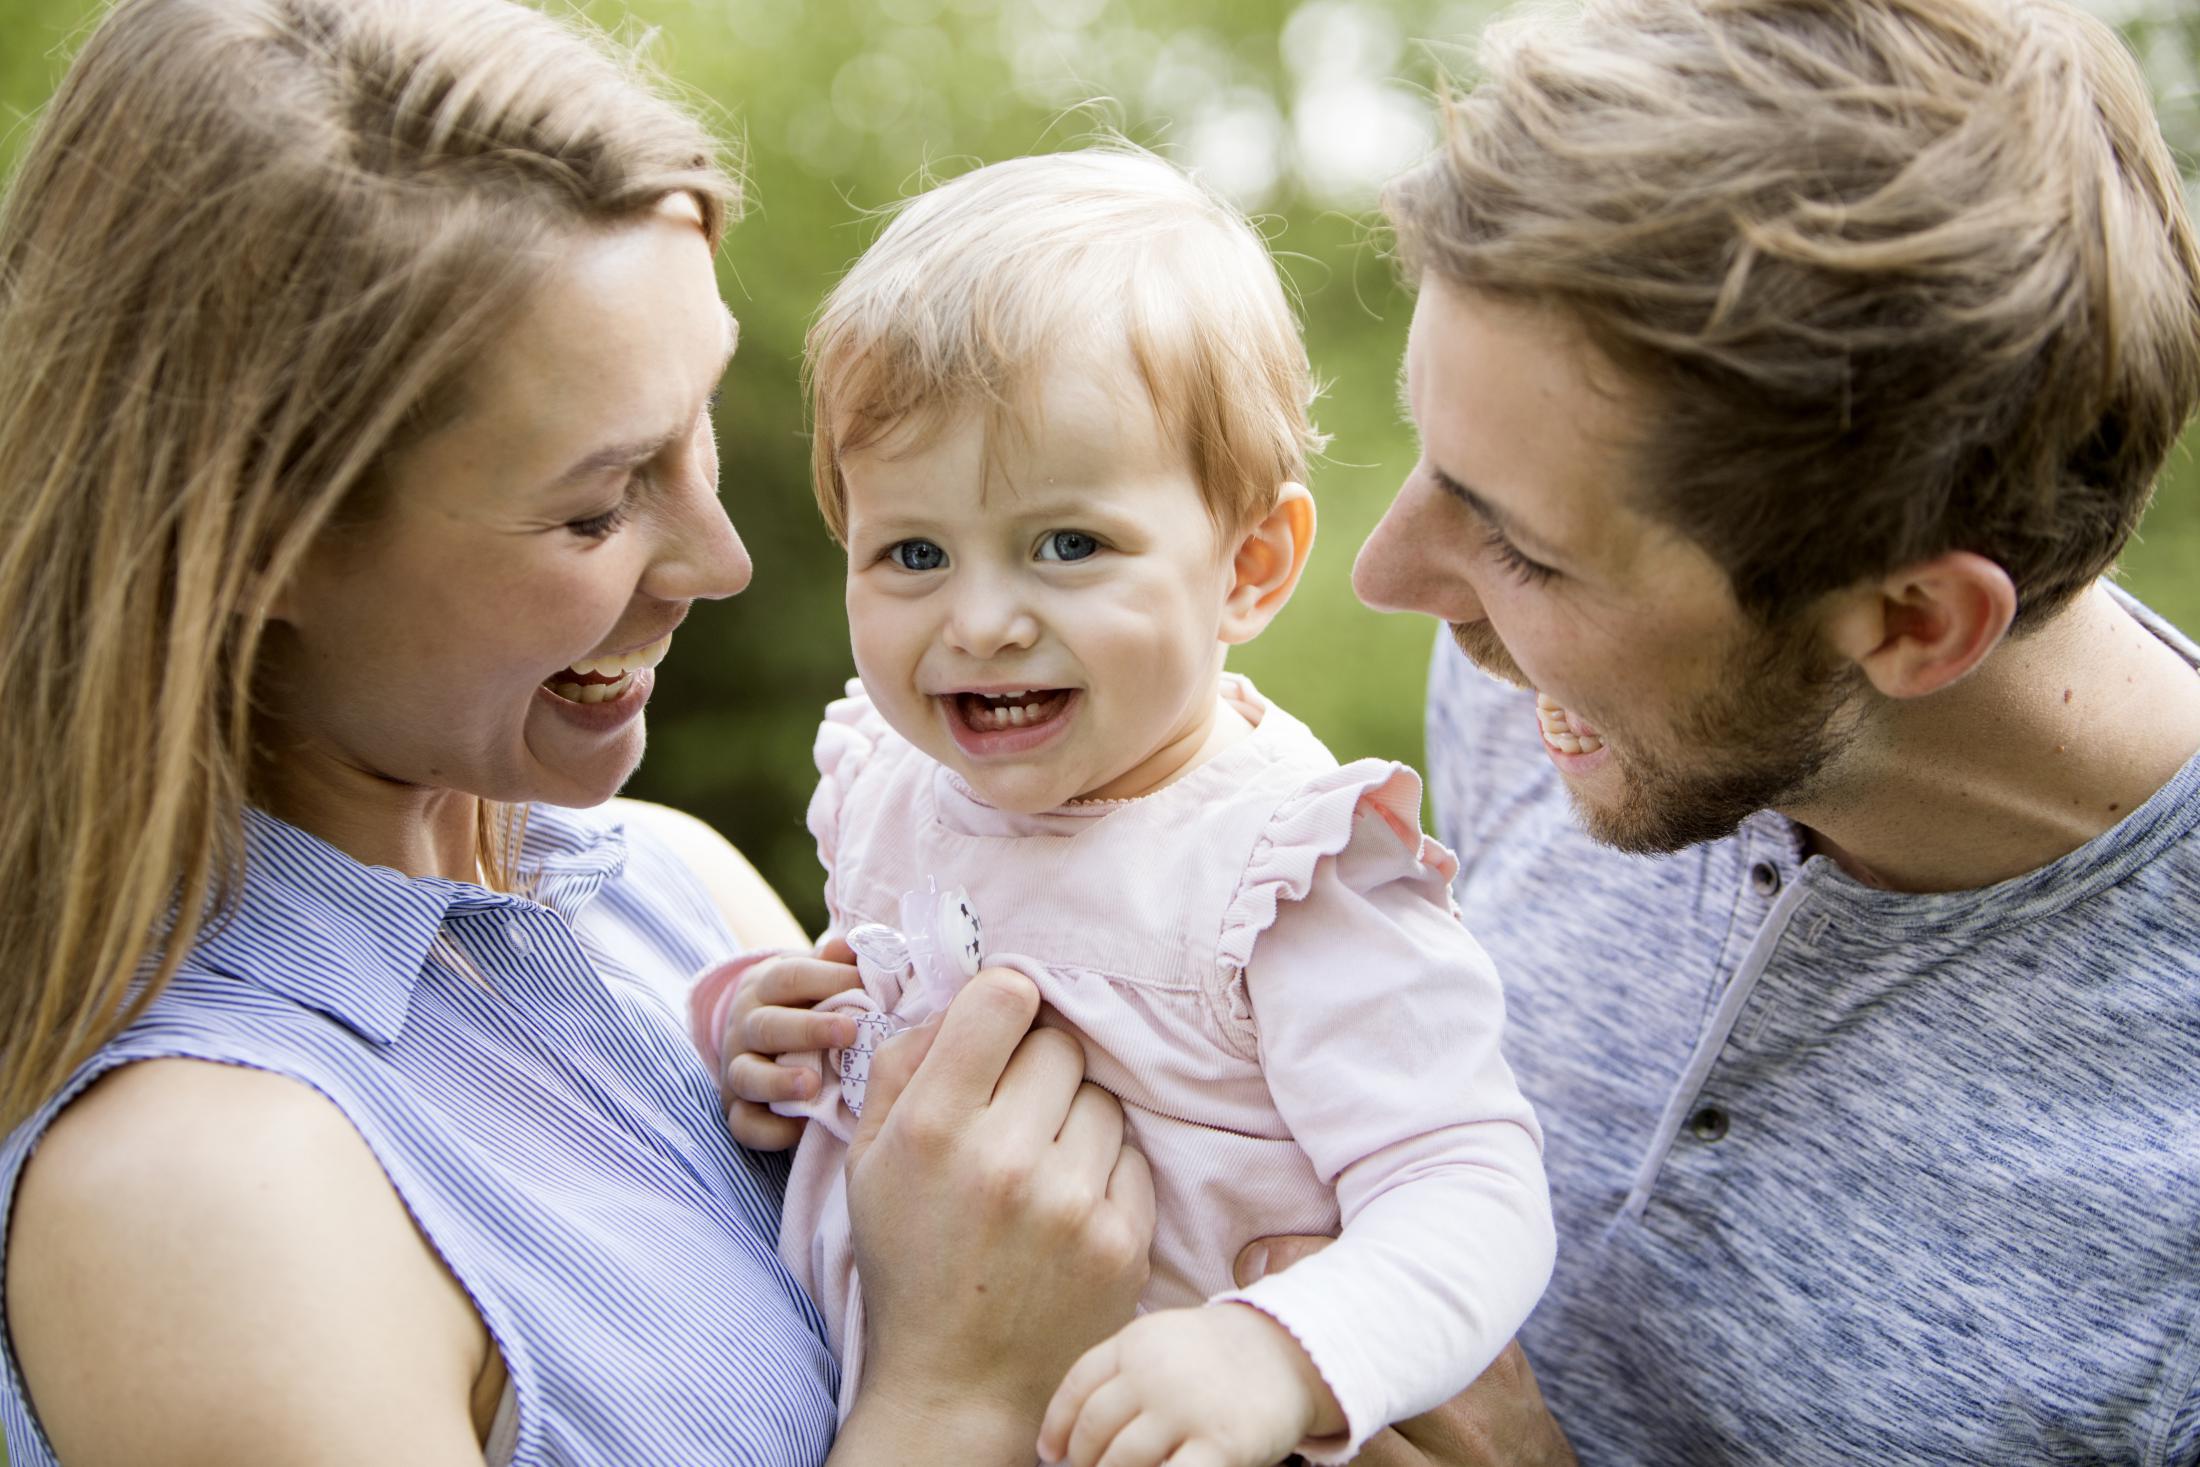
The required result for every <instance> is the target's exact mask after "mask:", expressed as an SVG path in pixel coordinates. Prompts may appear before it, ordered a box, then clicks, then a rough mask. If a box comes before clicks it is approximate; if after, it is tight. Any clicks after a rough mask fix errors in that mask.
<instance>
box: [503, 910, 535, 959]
mask: <svg viewBox="0 0 2200 1467" xmlns="http://www.w3.org/2000/svg"><path fill="white" fill-rule="evenodd" d="M504 938H505V941H507V942H509V943H511V944H512V951H514V952H519V953H523V952H526V951H527V950H528V949H529V948H531V947H533V946H534V945H535V939H534V938H532V937H530V936H528V935H527V924H526V923H525V922H522V921H520V919H519V918H517V917H513V918H511V919H509V920H508V921H506V922H505V924H504Z"/></svg>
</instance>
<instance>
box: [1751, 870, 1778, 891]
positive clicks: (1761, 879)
mask: <svg viewBox="0 0 2200 1467" xmlns="http://www.w3.org/2000/svg"><path fill="white" fill-rule="evenodd" d="M1749 889H1750V890H1751V891H1753V892H1755V893H1757V895H1759V896H1761V897H1768V896H1771V895H1773V894H1774V893H1775V892H1777V891H1779V889H1780V868H1779V867H1777V866H1775V865H1773V864H1772V863H1771V862H1770V861H1759V862H1758V863H1757V864H1756V865H1754V866H1752V867H1750V868H1749Z"/></svg>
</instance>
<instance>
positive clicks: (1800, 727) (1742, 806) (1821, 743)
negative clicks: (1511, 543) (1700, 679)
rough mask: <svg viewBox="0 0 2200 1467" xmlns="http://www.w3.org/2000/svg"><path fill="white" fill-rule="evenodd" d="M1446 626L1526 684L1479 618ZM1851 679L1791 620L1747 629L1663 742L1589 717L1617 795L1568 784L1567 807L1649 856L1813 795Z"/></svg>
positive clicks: (1855, 712)
mask: <svg viewBox="0 0 2200 1467" xmlns="http://www.w3.org/2000/svg"><path fill="white" fill-rule="evenodd" d="M1451 635H1452V640H1453V641H1455V642H1457V643H1458V644H1459V650H1460V651H1462V652H1464V653H1465V654H1466V655H1467V660H1468V661H1470V662H1472V663H1474V664H1475V665H1476V666H1477V667H1479V668H1481V669H1482V670H1483V671H1484V672H1486V673H1488V674H1489V675H1490V676H1492V677H1495V678H1498V679H1500V680H1502V681H1504V682H1508V683H1511V684H1513V685H1514V686H1516V687H1520V688H1528V687H1531V686H1532V684H1531V683H1530V682H1529V680H1528V678H1527V675H1526V674H1525V673H1523V672H1522V671H1521V669H1520V664H1519V663H1517V662H1515V661H1514V660H1513V657H1512V654H1511V653H1510V652H1509V651H1507V650H1506V648H1505V644H1504V643H1503V642H1501V641H1499V640H1498V638H1497V634H1496V632H1495V631H1494V630H1492V629H1491V627H1490V625H1489V623H1487V622H1474V623H1469V624H1454V625H1453V626H1452V628H1451ZM1863 682H1864V677H1863V673H1862V672H1861V671H1860V670H1859V669H1858V668H1857V667H1856V665H1855V664H1854V663H1852V662H1849V661H1848V660H1846V659H1844V658H1841V657H1838V656H1837V655H1835V654H1833V653H1830V652H1827V651H1825V650H1824V649H1823V648H1821V647H1819V646H1818V645H1817V644H1816V642H1815V641H1813V640H1812V639H1811V638H1810V636H1809V635H1808V634H1807V633H1805V632H1803V631H1801V630H1800V629H1794V630H1770V631H1752V632H1751V633H1749V634H1748V635H1747V636H1746V637H1745V638H1744V639H1743V640H1742V641H1741V642H1740V643H1739V644H1737V645H1735V646H1733V647H1732V648H1730V649H1729V650H1728V651H1727V653H1726V654H1725V656H1724V657H1723V658H1722V666H1721V667H1720V668H1719V669H1718V671H1717V673H1716V674H1715V675H1714V676H1713V677H1712V679H1711V682H1710V686H1709V687H1708V688H1707V689H1706V690H1705V691H1704V692H1703V693H1701V694H1699V695H1697V696H1696V697H1695V698H1693V699H1692V700H1691V701H1690V702H1689V703H1687V704H1686V705H1685V706H1683V707H1682V708H1681V709H1680V710H1679V711H1678V713H1677V714H1676V715H1675V717H1674V718H1673V720H1672V723H1673V731H1672V733H1671V734H1670V735H1669V736H1668V738H1669V739H1670V743H1669V744H1667V745H1666V746H1665V747H1664V748H1660V749H1657V750H1656V751H1654V752H1653V751H1649V750H1645V749H1643V748H1642V747H1640V746H1639V745H1632V746H1631V745H1630V743H1629V742H1628V740H1627V736H1626V735H1625V734H1624V733H1622V734H1620V735H1619V741H1618V742H1610V741H1611V740H1612V738H1613V731H1612V729H1610V728H1607V727H1606V726H1604V725H1601V724H1600V725H1599V732H1600V734H1601V735H1602V736H1603V737H1604V738H1605V739H1606V740H1607V741H1608V747H1610V749H1611V751H1612V762H1613V764H1614V765H1615V766H1617V772H1618V774H1619V776H1620V785H1621V793H1620V796H1619V800H1618V802H1617V803H1616V804H1592V803H1590V802H1589V801H1588V800H1586V799H1584V798H1583V796H1582V794H1581V792H1580V791H1579V790H1578V789H1576V788H1574V787H1573V786H1571V785H1569V786H1568V794H1569V795H1570V796H1571V797H1572V799H1573V805H1574V810H1575V812H1576V814H1578V815H1579V816H1580V818H1581V823H1582V824H1583V826H1584V827H1586V828H1587V830H1588V832H1589V834H1590V835H1591V836H1593V837H1594V838H1595V839H1597V840H1598V841H1601V842H1603V843H1604V844H1605V845H1608V846H1613V847H1616V848H1617V849H1619V850H1622V851H1628V852H1632V853H1634V854H1637V855H1658V854H1663V853H1666V852H1671V851H1678V850H1682V849H1685V848H1686V847H1688V846H1692V845H1698V844H1700V843H1702V842H1704V841H1712V840H1719V839H1721V838H1723V837H1725V836H1729V835H1732V834H1733V833H1734V831H1735V830H1736V829H1737V828H1738V827H1739V826H1740V825H1741V823H1742V822H1743V821H1744V820H1747V819H1748V818H1749V817H1750V816H1752V815H1754V814H1756V813H1757V812H1758V811H1759V810H1766V809H1773V808H1778V807H1786V808H1789V809H1793V808H1794V807H1795V806H1797V805H1801V804H1805V803H1808V802H1810V801H1811V800H1813V799H1814V798H1819V797H1822V795H1823V793H1824V785H1825V780H1826V773H1827V770H1828V769H1829V768H1830V767H1831V766H1832V764H1833V762H1834V760H1835V758H1836V757H1837V756H1838V755H1839V754H1840V752H1841V750H1842V748H1843V746H1844V745H1845V744H1847V743H1848V741H1849V740H1850V739H1851V738H1853V737H1854V735H1855V733H1856V731H1857V729H1858V727H1859V725H1860V724H1861V723H1862V721H1863V705H1862V700H1861V699H1859V698H1858V697H1857V696H1856V695H1857V693H1858V691H1859V689H1860V688H1861V687H1862V685H1863ZM1620 727H1624V725H1620ZM1661 742H1663V740H1661Z"/></svg>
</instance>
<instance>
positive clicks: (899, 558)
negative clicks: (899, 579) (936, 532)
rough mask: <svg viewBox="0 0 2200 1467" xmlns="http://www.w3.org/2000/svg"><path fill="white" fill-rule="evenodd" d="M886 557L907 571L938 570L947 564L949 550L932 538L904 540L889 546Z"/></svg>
mask: <svg viewBox="0 0 2200 1467" xmlns="http://www.w3.org/2000/svg"><path fill="white" fill-rule="evenodd" d="M886 558H887V559H888V560H890V561H892V562H893V563H894V564H896V565H898V566H900V567H901V568H902V569H903V570H907V571H932V570H938V569H939V568H940V567H941V566H943V565H946V564H947V552H946V551H944V550H942V549H940V547H939V546H937V545H934V544H933V543H932V542H931V541H930V540H903V541H901V542H900V543H899V544H896V545H891V546H888V547H887V550H886Z"/></svg>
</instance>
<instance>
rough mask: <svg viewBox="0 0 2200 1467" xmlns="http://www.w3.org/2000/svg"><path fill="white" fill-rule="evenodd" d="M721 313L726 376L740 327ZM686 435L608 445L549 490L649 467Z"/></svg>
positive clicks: (674, 433) (730, 316) (675, 433)
mask: <svg viewBox="0 0 2200 1467" xmlns="http://www.w3.org/2000/svg"><path fill="white" fill-rule="evenodd" d="M718 309H719V311H720V313H721V314H722V315H724V317H725V319H726V354H725V356H724V357H722V358H720V360H719V363H718V374H719V375H720V376H724V375H725V372H726V368H727V366H729V365H730V364H731V363H732V361H733V349H734V348H735V347H736V346H739V345H740V344H741V323H740V322H739V321H737V320H735V319H734V316H733V312H732V310H731V309H729V308H728V307H727V306H725V305H724V304H723V303H721V304H720V305H719V307H718ZM687 431H688V430H687V429H686V428H675V429H673V430H672V431H671V432H669V433H660V434H659V435H657V436H656V437H655V438H634V439H629V440H627V441H626V442H624V443H607V444H605V445H604V446H603V447H602V448H599V449H597V450H596V451H595V452H594V453H591V454H589V455H588V456H587V457H586V458H583V459H581V460H580V461H579V462H577V463H575V464H574V465H573V466H572V467H571V468H569V469H567V470H566V471H565V472H563V473H561V474H559V475H558V476H557V477H556V478H554V479H552V480H551V481H550V487H551V488H553V489H558V488H563V487H564V486H565V485H567V484H574V483H578V482H579V481H581V480H582V479H586V478H589V477H590V476H592V475H595V474H600V473H604V472H605V471H607V470H610V469H631V468H633V467H634V466H635V465H637V464H646V463H648V462H649V461H650V460H651V459H653V458H655V457H656V456H657V455H658V454H660V453H663V452H664V451H665V450H666V449H667V448H670V447H671V446H672V445H673V444H675V443H677V442H678V441H679V440H680V438H681V436H682V435H683V434H685V433H686V432H687Z"/></svg>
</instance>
